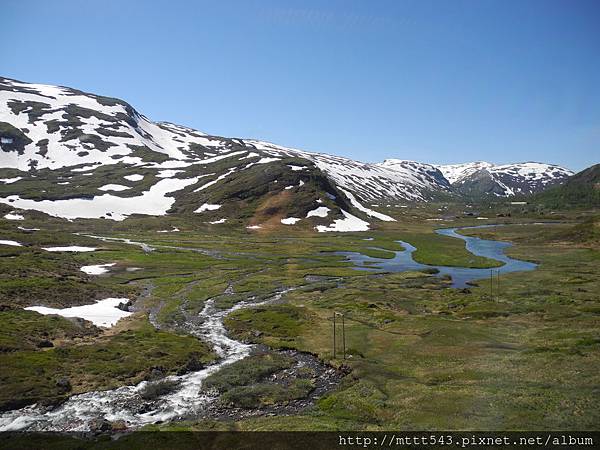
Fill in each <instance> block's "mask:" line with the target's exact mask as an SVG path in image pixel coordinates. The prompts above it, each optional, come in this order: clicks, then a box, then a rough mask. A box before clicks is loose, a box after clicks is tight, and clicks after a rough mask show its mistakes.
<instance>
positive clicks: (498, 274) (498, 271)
mask: <svg viewBox="0 0 600 450" xmlns="http://www.w3.org/2000/svg"><path fill="white" fill-rule="evenodd" d="M496 280H497V281H498V282H497V283H496V288H497V289H496V292H497V294H496V295H498V298H500V269H498V270H497V271H496Z"/></svg>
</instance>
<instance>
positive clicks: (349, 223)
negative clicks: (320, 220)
mask: <svg viewBox="0 0 600 450" xmlns="http://www.w3.org/2000/svg"><path fill="white" fill-rule="evenodd" d="M341 211H342V214H343V215H344V218H343V219H336V220H334V222H333V223H332V224H331V225H329V226H325V225H317V226H316V227H315V229H316V230H317V231H318V232H319V233H324V232H326V231H341V232H349V231H368V230H369V222H365V221H364V220H362V219H359V218H358V217H356V216H353V215H352V214H350V213H349V212H347V211H344V210H343V209H342V210H341Z"/></svg>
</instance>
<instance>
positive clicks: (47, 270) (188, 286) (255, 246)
mask: <svg viewBox="0 0 600 450" xmlns="http://www.w3.org/2000/svg"><path fill="white" fill-rule="evenodd" d="M427 214H429V216H427ZM398 217H400V218H401V220H399V221H398V222H395V223H385V224H382V225H381V226H380V227H379V228H377V229H376V230H373V231H370V232H364V233H348V234H328V233H327V234H314V233H310V232H307V231H297V232H295V231H293V230H290V229H289V228H286V229H282V230H274V231H270V232H269V233H262V232H252V231H247V230H243V231H240V229H238V228H235V227H224V228H222V229H219V228H216V227H215V226H206V225H203V224H200V223H198V222H196V221H194V220H193V219H190V218H185V217H183V218H147V219H143V218H138V219H129V220H127V221H125V222H122V223H112V222H110V221H82V222H78V223H65V222H63V221H59V220H58V219H49V220H41V219H40V220H31V221H26V222H25V223H23V222H20V223H17V224H18V225H21V226H23V227H32V228H33V227H38V228H41V230H40V231H37V232H29V233H25V232H23V231H22V230H18V229H17V228H16V225H17V224H15V223H14V222H11V221H6V220H2V221H1V222H0V238H1V239H10V240H16V241H18V242H20V243H22V244H23V245H24V246H23V247H9V246H0V269H1V272H0V304H1V310H0V348H1V349H2V352H1V353H0V367H2V368H3V369H2V371H1V375H0V378H1V382H2V386H3V390H2V394H1V395H0V407H2V408H3V409H9V408H14V407H18V406H22V405H26V404H29V403H33V402H54V401H56V400H57V399H59V398H63V397H64V396H66V395H70V394H71V393H76V392H85V391H88V390H93V389H107V388H112V387H115V386H119V385H123V384H130V383H135V382H137V381H140V380H142V379H149V378H150V377H151V373H152V370H153V369H154V368H156V367H160V368H161V370H162V371H163V373H165V374H166V373H183V372H185V371H186V370H189V368H190V367H191V366H190V361H194V362H195V363H197V364H200V365H205V364H208V363H210V362H211V361H213V360H215V358H216V356H215V354H214V353H213V352H212V351H211V349H210V348H209V347H208V346H207V345H206V344H204V343H203V342H201V341H199V340H198V339H196V338H193V337H191V336H189V335H186V334H185V330H183V329H182V328H181V326H180V325H181V324H182V323H183V322H184V321H185V320H186V318H187V317H190V316H194V315H197V313H198V312H199V311H200V310H201V309H202V307H203V305H204V302H205V301H206V300H207V299H209V298H213V297H216V303H215V304H216V305H217V306H218V307H221V308H227V307H229V306H231V305H232V304H234V303H236V302H238V301H241V300H246V299H248V298H250V297H255V298H257V299H261V298H267V297H269V296H270V295H272V293H273V292H275V291H277V290H279V289H283V288H291V287H292V288H295V289H294V290H293V291H291V292H288V293H287V294H285V295H284V296H283V297H282V299H281V300H280V301H278V302H276V303H274V304H267V305H262V306H259V307H256V308H253V309H241V310H238V311H236V312H235V313H232V314H230V315H229V316H228V317H227V319H226V322H225V323H226V326H227V328H228V329H229V330H230V333H231V334H232V336H235V337H238V338H240V339H245V340H249V341H253V342H257V343H261V344H265V345H267V346H269V347H271V348H295V349H299V350H303V351H308V352H311V353H313V354H316V355H318V356H319V358H321V359H322V360H324V361H326V362H329V363H330V364H332V365H334V366H341V365H345V366H347V367H349V368H350V369H351V372H350V374H349V375H348V376H346V377H345V379H344V380H343V381H342V383H341V384H340V385H339V386H338V387H337V388H336V389H335V391H333V392H331V393H329V394H327V395H325V396H323V397H322V398H320V399H319V401H318V402H317V403H316V405H315V406H314V407H313V408H310V409H308V410H305V411H303V412H301V413H299V414H297V415H292V416H263V417H254V418H249V419H243V420H236V419H232V420H230V421H218V422H214V421H210V422H209V421H199V422H194V421H186V422H182V423H172V424H162V425H159V426H152V427H150V428H152V429H156V428H158V429H243V430H275V429H286V430H298V429H302V430H309V429H310V430H335V429H346V430H351V429H359V430H380V429H395V430H399V429H404V430H410V429H418V430H434V429H453V430H489V429H492V430H513V429H536V430H541V429H573V430H576V429H577V430H583V429H594V428H597V424H598V423H600V413H599V412H598V411H599V409H598V408H597V405H598V402H599V400H600V389H599V388H598V386H600V375H599V373H600V370H599V369H600V333H599V331H598V330H600V298H598V294H597V293H598V292H600V251H599V248H600V245H599V243H598V239H597V229H596V228H594V227H596V226H597V222H594V221H593V220H591V221H590V220H588V222H590V223H591V225H589V224H588V225H575V224H573V223H567V224H557V225H545V226H537V225H527V226H521V225H514V226H505V227H497V228H491V229H485V230H468V233H469V234H474V235H475V234H476V235H480V236H482V237H486V238H493V239H502V240H510V241H513V242H514V243H515V245H514V246H513V247H511V248H510V249H509V251H508V252H509V254H510V255H511V256H514V257H517V258H523V259H527V260H533V261H535V262H537V263H539V264H540V265H539V268H538V269H537V270H535V271H533V272H527V273H515V274H510V275H503V276H502V277H501V278H500V287H499V289H497V287H496V286H495V289H496V291H495V295H493V296H490V286H489V280H487V279H486V280H481V281H479V282H478V283H477V284H478V286H474V287H471V288H470V289H467V290H458V289H452V288H448V287H447V285H448V283H447V280H444V279H441V278H438V277H436V276H435V275H434V274H429V273H424V272H406V273H395V274H394V273H371V272H364V271H356V270H354V269H353V268H352V266H351V264H350V263H348V262H346V261H345V260H344V258H343V257H341V256H336V255H335V254H333V253H332V252H334V251H358V252H362V253H365V254H368V255H370V256H375V257H381V258H388V257H392V256H393V252H394V251H401V250H402V248H401V246H400V245H399V244H398V243H397V242H396V241H398V240H402V241H406V242H409V243H411V244H412V245H414V246H416V247H417V248H418V250H417V252H416V253H415V259H417V260H418V261H419V262H422V263H427V264H436V265H463V266H468V267H490V268H492V267H495V266H496V265H497V263H496V262H495V261H493V260H487V259H485V258H478V257H474V256H473V255H472V254H470V253H469V252H467V251H466V249H465V248H464V242H463V241H461V240H458V239H453V238H448V237H443V236H439V235H437V234H435V233H434V229H435V227H438V226H439V227H443V226H456V225H469V224H474V222H475V221H474V220H472V219H471V220H469V219H467V220H461V221H458V220H457V221H451V222H441V221H440V222H431V221H427V220H426V217H434V216H433V215H432V213H431V211H429V213H428V212H426V211H423V212H419V213H418V215H417V217H416V218H412V217H411V218H408V217H401V216H398ZM532 219H533V217H532ZM573 219H577V218H576V217H573ZM503 220H504V221H507V220H505V219H503ZM510 220H511V221H513V222H523V221H525V222H527V221H531V219H529V216H527V217H525V216H522V217H514V218H512V219H510ZM579 222H581V223H584V224H587V223H588V222H586V221H581V220H579V221H577V223H579ZM170 226H177V227H178V228H180V229H181V231H180V232H178V233H157V232H156V231H157V230H163V229H168V228H169V227H170ZM582 227H583V228H585V229H582ZM74 232H81V233H89V234H96V235H103V236H112V237H120V238H130V239H132V240H134V241H141V242H145V243H147V244H149V245H151V246H153V247H155V250H154V251H152V252H144V251H143V250H142V249H141V248H140V247H138V246H135V245H129V244H125V243H123V242H118V241H111V242H103V241H99V240H97V239H94V238H90V237H85V236H82V235H75V234H73V233H74ZM466 232H467V231H465V233H466ZM365 238H373V239H372V240H368V241H367V240H365ZM49 245H89V246H94V247H97V248H98V250H97V251H95V252H90V253H49V252H45V251H43V250H41V247H43V246H49ZM175 247H178V248H175ZM103 263H116V265H115V266H113V267H112V270H111V272H110V273H109V274H107V275H101V276H89V275H86V274H84V273H83V272H81V271H80V270H79V268H80V267H81V266H83V265H88V264H103ZM228 287H229V288H231V289H233V295H229V296H222V295H221V294H223V292H224V291H225V290H226V289H228ZM108 296H123V297H129V298H130V299H132V300H134V301H136V306H137V307H138V312H136V313H135V314H134V315H132V316H130V317H129V318H127V319H125V320H123V321H121V322H119V324H117V325H116V326H115V327H114V328H111V329H109V330H105V329H99V328H96V327H93V326H91V325H90V324H89V323H88V324H82V323H81V322H78V321H72V320H67V319H62V318H56V317H52V316H42V315H40V314H37V313H34V312H29V311H24V310H23V309H22V308H23V307H24V306H31V305H46V306H54V307H65V306H70V305H78V304H85V303H91V302H92V301H94V300H97V299H101V298H105V297H108ZM334 312H338V313H343V314H344V317H345V333H346V350H347V358H346V359H343V358H342V353H341V347H340V348H338V351H337V354H336V357H335V358H334V357H333V349H332V325H333V324H332V320H331V318H332V315H333V313H334ZM149 320H150V321H152V322H153V323H154V324H156V325H158V326H159V327H160V330H156V329H155V327H154V326H153V325H152V324H151V323H150V322H149ZM338 324H339V321H338ZM338 336H339V334H338ZM43 341H50V342H52V344H53V347H50V348H48V347H45V346H43V345H41V343H42V342H43ZM253 361H254V360H249V361H247V362H245V363H242V364H241V365H240V373H243V371H244V370H246V371H250V372H251V371H252V370H255V369H256V367H255V366H256V364H255V363H253ZM197 364H196V366H197ZM277 364H285V362H278V363H277ZM227 376H229V377H230V378H231V374H229V375H228V374H227V373H223V374H221V375H220V377H221V378H223V379H224V380H226V379H227ZM61 378H67V379H68V380H69V382H70V386H71V388H70V390H69V391H67V392H65V389H64V388H62V387H60V385H59V384H57V381H58V380H59V379H61ZM234 378H235V377H234ZM251 378H252V377H250V378H249V379H251ZM225 382H228V381H222V380H221V381H220V379H219V376H217V375H215V378H214V380H213V383H215V386H220V385H221V384H223V383H225ZM219 383H220V384H219ZM249 383H250V384H248V385H247V387H244V386H242V385H240V386H237V385H236V386H233V387H234V389H232V390H230V391H228V392H229V394H228V395H230V396H231V399H230V400H232V401H234V402H235V401H237V402H241V404H243V398H244V395H242V394H244V392H245V391H244V389H250V391H252V395H254V397H255V398H256V399H258V400H257V401H259V402H263V401H266V402H273V401H277V400H278V399H279V400H280V401H285V399H284V398H285V396H283V397H282V393H281V392H275V391H273V390H272V389H271V388H268V389H267V388H266V387H264V386H261V385H260V383H258V384H252V383H254V381H252V380H251V381H249ZM238 384H239V383H238ZM242 384H243V383H242ZM253 386H254V388H253V389H252V387H253ZM306 389H309V386H308V385H307V386H297V389H296V391H294V392H297V395H304V394H303V393H304V392H306ZM238 391H239V392H238ZM254 397H253V398H254Z"/></svg>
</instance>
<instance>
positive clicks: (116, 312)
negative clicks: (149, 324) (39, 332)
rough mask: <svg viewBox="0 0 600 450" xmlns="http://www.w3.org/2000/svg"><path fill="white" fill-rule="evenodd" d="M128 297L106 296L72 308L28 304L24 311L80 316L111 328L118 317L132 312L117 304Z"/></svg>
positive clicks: (95, 323)
mask: <svg viewBox="0 0 600 450" xmlns="http://www.w3.org/2000/svg"><path fill="white" fill-rule="evenodd" d="M128 301H129V299H128V298H106V299H104V300H99V301H98V302H96V303H94V304H93V305H83V306H73V307H72V308H64V309H60V308H48V307H46V306H29V307H27V308H25V310H26V311H35V312H37V313H40V314H44V315H48V314H57V315H59V316H63V317H80V318H81V319H85V320H89V321H90V322H92V323H93V324H94V325H96V326H98V327H104V328H111V327H112V326H114V325H115V324H116V323H117V322H118V321H119V320H120V319H122V318H124V317H127V316H130V315H131V314H133V313H130V312H129V311H123V310H121V309H119V308H117V306H119V305H120V304H121V303H127V302H128Z"/></svg>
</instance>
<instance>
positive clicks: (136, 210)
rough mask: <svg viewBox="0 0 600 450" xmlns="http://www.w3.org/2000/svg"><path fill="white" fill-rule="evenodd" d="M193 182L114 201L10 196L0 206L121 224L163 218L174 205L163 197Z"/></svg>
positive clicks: (162, 184)
mask: <svg viewBox="0 0 600 450" xmlns="http://www.w3.org/2000/svg"><path fill="white" fill-rule="evenodd" d="M197 181H198V177H196V178H187V179H183V180H180V179H177V178H166V179H163V180H160V181H159V182H158V183H156V184H155V185H154V186H152V187H151V188H150V189H149V190H148V191H146V192H144V193H143V194H142V195H138V196H136V197H118V196H116V195H112V194H103V195H99V196H95V197H93V198H91V199H84V198H73V199H68V200H40V201H37V200H29V199H24V198H21V197H19V196H18V195H11V196H9V197H5V198H3V197H0V203H6V204H9V205H11V206H13V207H15V208H21V209H35V210H37V211H42V212H45V213H46V214H49V215H51V216H55V217H62V218H65V219H100V218H106V219H112V220H117V221H121V220H125V219H126V218H127V216H129V215H131V214H147V215H150V216H164V215H165V214H166V213H167V211H168V210H169V209H170V208H171V206H173V203H175V198H174V197H169V196H167V194H169V193H171V192H175V191H179V190H181V189H183V188H185V187H187V186H191V185H192V184H194V183H196V182H197Z"/></svg>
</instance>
